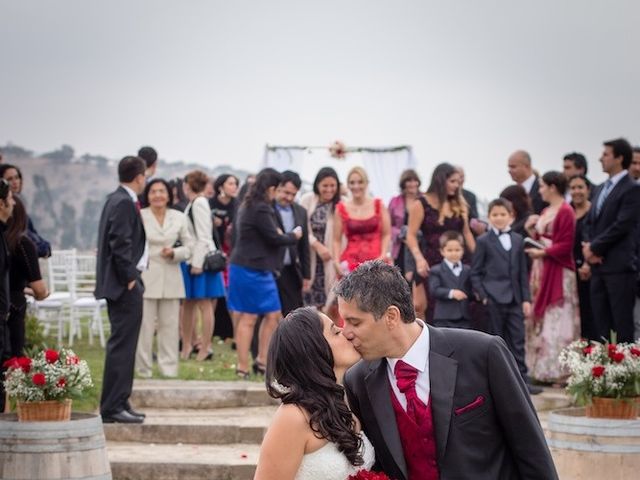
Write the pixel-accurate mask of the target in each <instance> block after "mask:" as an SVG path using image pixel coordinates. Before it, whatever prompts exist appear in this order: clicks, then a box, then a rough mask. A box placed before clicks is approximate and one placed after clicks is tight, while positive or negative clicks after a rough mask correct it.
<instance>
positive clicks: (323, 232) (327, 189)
mask: <svg viewBox="0 0 640 480" xmlns="http://www.w3.org/2000/svg"><path fill="white" fill-rule="evenodd" d="M340 199H341V196H340V180H339V179H338V174H337V173H336V171H335V170H334V169H333V168H331V167H324V168H321V169H320V171H318V174H317V175H316V178H315V180H314V181H313V192H309V193H306V194H304V195H303V196H302V198H301V199H300V204H301V205H302V206H303V207H304V208H306V209H307V213H308V217H309V244H310V245H311V291H310V292H309V293H305V295H304V303H305V305H308V306H314V307H316V308H318V309H319V310H321V311H323V312H325V313H329V308H330V307H331V304H332V298H333V296H332V295H331V288H333V285H334V284H335V282H336V271H335V268H333V256H332V255H331V248H332V242H333V223H334V220H333V219H334V213H335V206H336V204H337V203H338V202H339V201H340Z"/></svg>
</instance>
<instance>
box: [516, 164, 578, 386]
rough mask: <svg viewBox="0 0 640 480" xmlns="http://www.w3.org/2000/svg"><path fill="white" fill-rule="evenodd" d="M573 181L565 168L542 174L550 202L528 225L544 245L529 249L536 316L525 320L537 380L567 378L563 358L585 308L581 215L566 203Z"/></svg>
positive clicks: (542, 193)
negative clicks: (578, 269)
mask: <svg viewBox="0 0 640 480" xmlns="http://www.w3.org/2000/svg"><path fill="white" fill-rule="evenodd" d="M566 188H567V179H566V177H565V176H564V174H562V173H560V172H554V171H551V172H547V173H545V174H544V175H543V176H542V177H541V178H540V196H541V198H542V200H543V201H544V202H545V203H548V204H549V206H548V207H546V208H545V209H544V210H543V211H542V213H541V215H540V216H537V215H532V216H531V217H529V220H527V224H526V225H525V228H526V229H527V231H528V233H529V236H530V237H531V238H533V239H534V240H536V241H538V242H539V243H541V244H542V245H543V246H544V248H535V247H533V248H528V247H527V248H526V252H527V254H528V255H529V257H530V258H532V259H533V265H532V267H531V279H530V284H531V294H532V296H533V299H534V301H533V314H532V315H531V316H530V317H529V318H527V319H525V325H526V330H527V337H526V352H527V366H528V367H529V372H530V375H531V377H532V378H534V379H536V380H539V381H542V382H548V383H555V382H562V381H563V380H564V379H565V378H566V374H565V372H563V371H562V369H561V368H560V366H559V363H558V356H559V355H560V352H561V351H562V349H563V348H564V347H566V346H567V345H569V344H570V343H571V342H573V341H574V340H576V339H577V338H578V336H579V329H580V312H579V307H578V292H577V287H576V276H575V262H574V259H573V242H574V238H575V231H576V219H575V213H574V212H573V209H572V208H571V207H570V206H569V205H568V204H567V203H566V202H565V190H566Z"/></svg>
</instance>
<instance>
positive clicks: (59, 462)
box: [0, 413, 111, 480]
mask: <svg viewBox="0 0 640 480" xmlns="http://www.w3.org/2000/svg"><path fill="white" fill-rule="evenodd" d="M0 478H2V479H3V480H36V479H37V480H40V479H63V478H64V479H74V478H75V479H80V478H81V479H86V480H89V479H96V480H98V479H99V480H107V479H108V480H111V467H110V465H109V460H108V458H107V450H106V442H105V438H104V431H103V429H102V420H101V419H100V417H99V416H97V415H90V414H85V413H74V414H72V416H71V420H70V421H68V422H18V417H17V415H15V414H3V415H0Z"/></svg>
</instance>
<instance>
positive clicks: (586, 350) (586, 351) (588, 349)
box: [582, 345, 593, 355]
mask: <svg viewBox="0 0 640 480" xmlns="http://www.w3.org/2000/svg"><path fill="white" fill-rule="evenodd" d="M591 352H593V345H587V346H586V347H584V348H583V349H582V353H584V354H585V355H589V354H590V353H591Z"/></svg>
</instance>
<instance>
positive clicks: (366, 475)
mask: <svg viewBox="0 0 640 480" xmlns="http://www.w3.org/2000/svg"><path fill="white" fill-rule="evenodd" d="M347 480H391V479H390V478H389V477H387V474H386V473H384V472H372V471H371V470H364V469H362V470H359V471H358V472H357V473H356V474H355V475H349V477H347Z"/></svg>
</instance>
